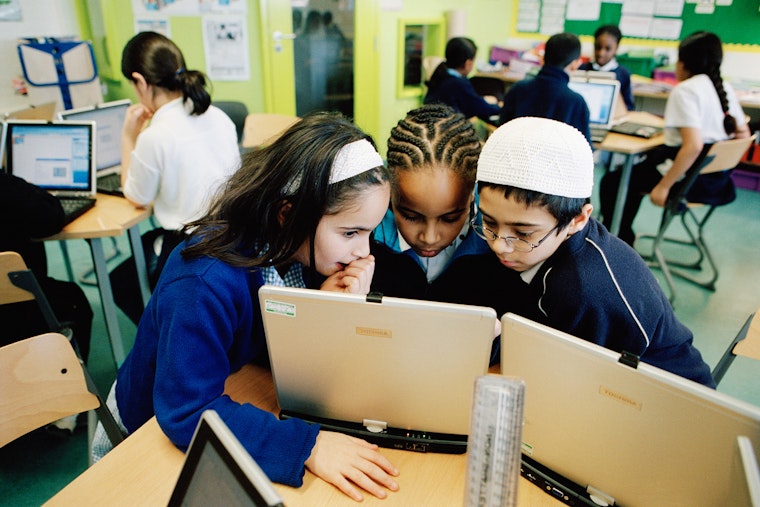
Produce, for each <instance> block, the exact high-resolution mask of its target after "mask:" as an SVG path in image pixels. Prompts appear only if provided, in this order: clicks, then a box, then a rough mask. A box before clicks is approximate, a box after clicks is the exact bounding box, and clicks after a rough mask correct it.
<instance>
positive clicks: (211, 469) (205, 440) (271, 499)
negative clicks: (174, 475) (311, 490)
mask: <svg viewBox="0 0 760 507" xmlns="http://www.w3.org/2000/svg"><path fill="white" fill-rule="evenodd" d="M168 505H169V507H176V506H188V507H196V506H197V507H206V506H208V505H224V506H229V507H238V506H240V507H242V506H256V507H275V506H282V505H283V504H282V499H281V498H280V495H279V494H278V493H277V491H276V490H275V489H274V486H272V483H271V482H270V481H269V478H268V477H267V476H266V475H265V474H264V472H263V471H262V470H261V468H259V466H258V464H256V462H255V461H254V460H253V458H252V457H251V455H250V454H248V451H246V450H245V448H244V447H243V445H242V444H241V443H240V441H239V440H238V439H237V438H236V437H235V435H233V433H232V432H231V431H230V429H229V428H228V427H227V425H226V424H225V423H224V421H223V420H222V418H221V417H219V414H217V413H216V412H215V411H213V410H206V411H205V412H203V414H202V415H201V419H200V421H199V422H198V426H197V427H196V429H195V434H194V435H193V439H192V441H191V442H190V447H188V449H187V456H186V457H185V464H184V465H183V467H182V471H181V472H180V474H179V478H178V479H177V484H176V485H175V486H174V491H173V492H172V496H171V498H170V499H169V504H168Z"/></svg>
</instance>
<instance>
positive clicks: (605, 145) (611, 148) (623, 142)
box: [594, 111, 664, 236]
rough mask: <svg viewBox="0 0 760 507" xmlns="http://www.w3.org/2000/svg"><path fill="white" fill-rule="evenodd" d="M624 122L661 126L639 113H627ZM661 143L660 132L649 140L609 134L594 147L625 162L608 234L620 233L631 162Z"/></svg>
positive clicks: (656, 117) (649, 116) (653, 116)
mask: <svg viewBox="0 0 760 507" xmlns="http://www.w3.org/2000/svg"><path fill="white" fill-rule="evenodd" d="M625 120H627V121H633V122H636V123H642V124H644V125H654V126H657V127H662V126H663V119H662V118H660V117H659V116H655V115H653V114H651V113H645V112H641V111H631V112H629V113H627V114H626V115H625ZM663 141H664V135H663V134H662V132H661V133H659V134H657V135H656V136H653V137H651V138H649V139H644V138H641V137H636V136H628V135H625V134H617V133H615V132H609V133H608V134H607V137H605V138H604V141H602V142H601V143H599V144H596V145H595V146H594V147H595V148H596V149H597V150H602V151H608V152H610V153H620V154H622V155H624V156H625V162H624V164H623V169H622V171H623V172H622V174H621V177H620V185H619V186H618V191H617V198H616V200H615V209H614V210H613V212H612V220H611V221H610V232H611V233H612V234H614V235H616V236H617V234H618V233H619V232H620V222H621V220H622V217H623V207H624V206H625V198H626V196H627V195H628V183H629V181H630V179H631V172H632V171H633V160H634V159H635V158H636V155H640V154H642V153H646V152H648V151H649V150H652V149H654V148H657V147H658V146H660V145H662V143H663Z"/></svg>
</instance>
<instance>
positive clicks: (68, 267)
mask: <svg viewBox="0 0 760 507" xmlns="http://www.w3.org/2000/svg"><path fill="white" fill-rule="evenodd" d="M58 245H60V247H61V255H62V256H63V264H64V267H65V268H66V276H68V277H69V281H70V282H75V281H76V280H75V279H74V271H73V270H72V269H71V257H69V247H68V245H67V244H66V240H65V239H62V240H61V241H59V242H58Z"/></svg>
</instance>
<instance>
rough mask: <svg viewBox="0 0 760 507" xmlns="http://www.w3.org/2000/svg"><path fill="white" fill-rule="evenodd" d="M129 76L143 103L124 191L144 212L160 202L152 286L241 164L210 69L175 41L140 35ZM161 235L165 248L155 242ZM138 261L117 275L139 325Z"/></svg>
mask: <svg viewBox="0 0 760 507" xmlns="http://www.w3.org/2000/svg"><path fill="white" fill-rule="evenodd" d="M121 72H122V74H124V77H125V78H127V79H128V80H129V82H130V83H131V84H132V86H133V88H134V91H135V94H136V95H137V100H138V102H137V103H136V104H133V105H132V106H131V107H130V108H129V109H128V111H127V115H126V118H125V119H124V126H123V128H122V133H121V152H122V158H121V160H122V169H121V186H122V189H123V192H124V196H125V197H126V198H127V199H128V200H129V201H130V202H131V203H132V204H133V205H134V206H136V207H145V206H149V205H152V206H153V213H154V215H155V218H156V220H157V221H158V223H159V225H160V229H158V230H157V231H156V232H153V231H151V232H150V233H149V234H150V237H149V238H148V237H147V236H146V237H145V238H143V239H144V240H145V241H144V243H149V244H146V245H145V247H146V248H145V249H146V252H153V251H154V250H156V251H158V252H159V254H158V258H157V259H156V258H155V254H152V258H150V257H149V258H148V259H146V260H148V261H149V262H148V265H149V266H152V267H153V266H155V267H154V268H153V269H151V272H150V273H149V278H150V282H151V287H152V286H154V285H155V282H156V280H157V279H158V275H159V274H160V272H161V269H162V267H163V265H164V263H165V262H166V258H168V256H169V254H170V253H171V251H172V250H173V249H174V247H175V246H176V245H178V244H179V243H180V242H181V241H182V240H183V239H184V238H185V234H183V233H182V232H181V229H182V227H183V226H184V225H186V224H188V223H190V222H192V221H193V220H197V219H199V218H200V217H202V216H203V215H204V214H205V211H206V207H207V205H208V202H209V199H210V197H211V196H212V195H213V194H214V193H215V191H216V189H217V188H219V187H220V186H221V184H222V183H224V182H225V181H226V180H227V179H228V177H229V176H231V175H232V173H233V172H234V171H235V170H236V169H237V168H238V166H239V165H240V150H239V148H238V145H237V132H236V130H235V125H234V124H233V123H232V120H230V118H229V117H228V116H227V115H226V114H225V113H224V112H222V110H220V109H218V108H216V107H214V106H212V105H211V95H210V94H209V92H208V90H207V89H206V87H207V85H208V84H209V82H208V79H207V78H206V76H205V75H204V74H203V72H201V71H198V70H192V69H189V68H188V67H187V65H186V64H185V59H184V57H183V56H182V52H181V51H180V49H179V48H178V47H177V45H176V44H174V42H172V41H171V40H169V39H168V38H166V37H164V36H163V35H161V34H158V33H155V32H142V33H138V34H137V35H135V36H134V37H132V39H130V40H129V42H127V44H126V46H125V47H124V50H123V52H122V58H121ZM159 237H161V238H162V240H163V243H162V244H161V246H160V247H158V248H155V247H154V246H153V243H154V242H156V241H157V239H156V238H159ZM136 280H137V278H136V275H135V272H134V259H132V258H130V259H128V260H127V261H125V262H124V263H123V264H122V265H121V266H119V267H117V268H116V270H114V273H112V281H113V283H117V284H119V285H118V286H121V287H123V288H124V289H123V290H121V291H119V294H118V295H117V301H116V303H117V304H118V305H119V307H120V308H121V309H122V310H124V312H125V313H126V314H127V315H128V316H129V317H130V319H132V320H133V321H134V322H135V323H137V322H138V320H139V318H140V315H141V314H142V305H141V304H140V298H139V291H138V288H137V281H136Z"/></svg>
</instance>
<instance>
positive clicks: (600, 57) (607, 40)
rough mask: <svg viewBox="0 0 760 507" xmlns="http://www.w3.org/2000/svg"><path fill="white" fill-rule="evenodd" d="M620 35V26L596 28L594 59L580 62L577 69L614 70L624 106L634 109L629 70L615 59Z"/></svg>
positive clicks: (630, 109)
mask: <svg viewBox="0 0 760 507" xmlns="http://www.w3.org/2000/svg"><path fill="white" fill-rule="evenodd" d="M621 37H622V34H621V33H620V28H618V27H617V26H616V25H604V26H600V27H599V28H597V29H596V32H594V61H593V62H586V63H582V64H581V66H580V67H578V70H598V71H601V72H614V73H615V77H616V78H617V80H618V81H619V82H620V96H621V97H623V102H624V103H625V107H626V109H628V110H629V111H633V110H634V109H636V103H635V102H634V100H633V88H632V87H631V72H630V71H629V70H628V69H626V68H625V67H623V66H622V65H620V64H619V63H618V61H617V60H616V59H615V54H616V53H617V50H618V45H619V44H620V39H621Z"/></svg>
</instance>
